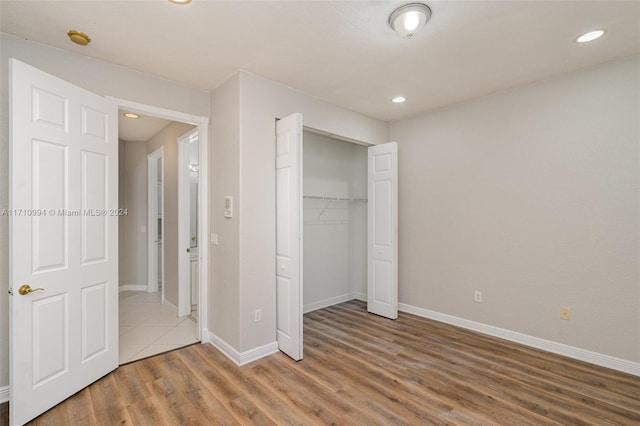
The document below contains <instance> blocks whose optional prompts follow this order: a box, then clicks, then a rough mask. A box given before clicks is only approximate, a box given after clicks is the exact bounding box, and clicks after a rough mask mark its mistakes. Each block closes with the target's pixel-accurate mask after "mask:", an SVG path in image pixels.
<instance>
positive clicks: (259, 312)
mask: <svg viewBox="0 0 640 426" xmlns="http://www.w3.org/2000/svg"><path fill="white" fill-rule="evenodd" d="M253 321H254V322H260V321H262V310H261V309H256V311H255V312H254V313H253Z"/></svg>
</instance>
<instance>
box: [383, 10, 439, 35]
mask: <svg viewBox="0 0 640 426" xmlns="http://www.w3.org/2000/svg"><path fill="white" fill-rule="evenodd" d="M429 18H431V9H429V6H427V5H426V4H422V3H410V4H405V5H404V6H400V7H399V8H397V9H396V10H394V11H393V13H391V15H390V16H389V26H390V27H391V28H392V29H393V30H394V31H395V32H396V33H398V35H399V36H400V37H403V38H413V36H414V35H415V33H417V32H418V31H420V29H421V28H422V27H424V25H425V24H426V23H427V21H428V20H429Z"/></svg>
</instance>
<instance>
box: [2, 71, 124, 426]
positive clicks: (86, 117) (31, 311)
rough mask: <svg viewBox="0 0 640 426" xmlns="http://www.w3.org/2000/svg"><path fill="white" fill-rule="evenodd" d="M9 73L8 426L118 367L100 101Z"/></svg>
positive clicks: (113, 221)
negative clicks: (28, 289) (22, 291)
mask: <svg viewBox="0 0 640 426" xmlns="http://www.w3.org/2000/svg"><path fill="white" fill-rule="evenodd" d="M9 69H10V89H11V96H10V122H11V134H10V139H11V143H10V165H11V183H10V209H11V211H12V212H13V215H12V216H11V217H10V233H11V235H10V253H11V260H10V265H11V267H10V282H11V284H10V286H11V287H12V297H11V298H10V304H9V307H10V315H9V322H10V324H9V336H10V394H11V401H10V413H9V414H10V421H11V424H12V425H20V424H24V423H26V422H27V421H29V420H30V419H32V418H34V417H36V416H38V415H39V414H41V413H42V412H44V411H46V410H47V409H49V408H51V407H52V406H54V405H56V404H57V403H59V402H61V401H62V400H64V399H66V398H67V397H69V396H71V395H73V394H74V393H76V392H78V391H79V390H81V389H82V388H84V387H85V386H87V385H88V384H90V383H92V382H94V381H95V380H97V379H98V378H100V377H102V376H104V375H105V374H107V373H109V372H110V371H112V370H113V369H115V368H116V367H117V365H118V330H117V329H118V317H117V314H118V299H117V296H118V293H117V292H118V282H117V274H118V263H117V259H118V256H117V245H118V241H117V235H118V228H117V226H118V222H117V219H118V218H117V216H116V215H115V214H113V213H114V212H115V211H116V210H117V207H118V206H117V199H118V185H117V175H118V173H117V167H118V160H117V159H118V151H117V150H118V140H117V122H116V118H117V110H116V106H115V105H113V104H112V103H111V102H108V101H107V100H106V99H104V98H102V97H99V96H97V95H95V94H92V93H90V92H87V91H86V90H84V89H81V88H78V87H76V86H73V85H71V84H69V83H67V82H65V81H63V80H60V79H58V78H56V77H53V76H51V75H49V74H46V73H44V72H42V71H40V70H38V69H36V68H33V67H31V66H29V65H26V64H24V63H22V62H20V61H16V60H14V59H11V60H10V65H9ZM23 284H28V285H29V286H30V287H31V288H32V289H34V290H35V289H38V290H37V291H34V292H32V293H26V294H20V293H19V291H18V289H19V287H20V286H22V285H23Z"/></svg>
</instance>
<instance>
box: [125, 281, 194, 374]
mask: <svg viewBox="0 0 640 426" xmlns="http://www.w3.org/2000/svg"><path fill="white" fill-rule="evenodd" d="M119 296H120V297H119V299H120V308H119V317H120V331H119V332H120V342H119V343H120V345H119V346H120V351H119V361H120V364H124V363H127V362H131V361H135V360H138V359H141V358H146V357H148V356H151V355H156V354H159V353H162V352H166V351H170V350H173V349H176V348H180V347H182V346H186V345H190V344H192V343H195V342H197V341H198V333H197V328H196V323H195V322H194V321H192V320H191V319H190V318H189V317H177V316H176V314H175V311H174V310H173V309H172V308H169V307H167V306H165V305H163V304H162V303H161V295H160V292H157V293H147V292H143V291H123V292H122V293H120V295H119Z"/></svg>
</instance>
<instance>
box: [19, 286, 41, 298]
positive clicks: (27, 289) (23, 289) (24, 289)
mask: <svg viewBox="0 0 640 426" xmlns="http://www.w3.org/2000/svg"><path fill="white" fill-rule="evenodd" d="M39 290H42V291H44V288H31V286H30V285H29V284H24V285H22V286H20V288H19V289H18V293H20V294H21V295H23V296H26V295H27V294H29V293H33V292H34V291H39Z"/></svg>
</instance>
